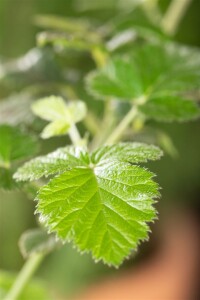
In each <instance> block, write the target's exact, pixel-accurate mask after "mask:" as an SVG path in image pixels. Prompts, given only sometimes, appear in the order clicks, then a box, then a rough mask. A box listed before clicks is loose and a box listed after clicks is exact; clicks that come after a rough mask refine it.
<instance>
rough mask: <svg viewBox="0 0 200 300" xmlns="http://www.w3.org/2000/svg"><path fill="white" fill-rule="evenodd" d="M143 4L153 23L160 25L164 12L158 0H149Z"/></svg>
mask: <svg viewBox="0 0 200 300" xmlns="http://www.w3.org/2000/svg"><path fill="white" fill-rule="evenodd" d="M141 5H142V8H143V10H144V13H145V14H146V16H147V18H148V19H149V21H150V22H151V23H152V24H155V25H158V24H159V23H160V22H161V19H162V14H161V12H160V9H159V6H158V0H147V1H144V3H142V4H141Z"/></svg>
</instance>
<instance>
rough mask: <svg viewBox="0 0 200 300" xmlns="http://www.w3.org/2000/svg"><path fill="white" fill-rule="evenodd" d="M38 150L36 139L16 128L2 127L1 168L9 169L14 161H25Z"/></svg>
mask: <svg viewBox="0 0 200 300" xmlns="http://www.w3.org/2000/svg"><path fill="white" fill-rule="evenodd" d="M37 150H38V144H37V141H36V140H35V138H33V137H31V136H30V135H28V134H26V133H23V132H22V131H21V130H19V129H18V128H16V127H12V126H9V125H1V126H0V166H1V167H5V168H9V167H10V164H11V163H12V162H13V161H17V160H22V159H23V160H24V159H27V158H28V157H31V156H32V155H34V154H35V153H36V152H37Z"/></svg>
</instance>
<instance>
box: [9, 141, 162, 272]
mask: <svg viewBox="0 0 200 300" xmlns="http://www.w3.org/2000/svg"><path fill="white" fill-rule="evenodd" d="M161 155H162V151H161V150H159V148H157V147H155V146H151V145H146V144H140V143H121V144H118V145H113V146H104V147H100V148H99V149H97V150H95V151H94V152H93V153H91V154H89V153H88V152H87V151H86V150H85V149H84V148H82V149H81V148H80V147H79V148H76V147H74V148H73V147H67V148H63V149H59V150H57V151H56V152H54V153H51V154H49V155H47V156H46V157H39V158H36V159H34V160H32V161H30V162H28V163H26V164H25V165H24V166H22V167H21V168H20V169H19V170H18V172H17V173H16V174H15V178H16V179H17V180H33V179H38V178H39V177H41V176H44V175H45V176H48V175H52V174H55V175H56V174H57V175H56V177H54V178H53V179H51V180H50V181H49V183H48V184H47V185H45V186H43V187H42V188H41V189H40V191H39V193H38V195H37V200H38V206H37V212H38V213H39V214H40V216H41V220H43V222H44V223H45V225H46V226H47V227H48V228H49V230H50V231H51V232H56V234H57V235H58V237H59V238H60V239H62V240H63V241H72V242H73V243H74V244H75V245H76V247H77V248H78V249H79V250H80V251H82V252H85V251H90V252H92V256H93V257H94V259H95V260H103V261H104V262H105V263H107V264H109V265H115V266H118V265H120V264H121V263H122V261H123V260H124V258H126V257H128V256H129V255H130V253H131V251H132V250H136V249H137V246H138V244H139V242H140V241H141V240H145V239H147V238H148V231H149V227H148V225H147V222H150V221H152V220H153V219H154V218H155V217H156V211H155V209H154V207H153V203H154V201H155V199H156V198H157V197H158V196H159V192H158V185H157V183H155V182H154V181H153V180H152V177H153V176H154V174H152V173H151V172H149V171H148V170H146V169H145V168H143V167H141V166H138V165H137V164H138V163H143V162H146V161H147V160H156V159H159V158H160V156H161ZM38 170H40V171H38ZM30 174H31V175H30Z"/></svg>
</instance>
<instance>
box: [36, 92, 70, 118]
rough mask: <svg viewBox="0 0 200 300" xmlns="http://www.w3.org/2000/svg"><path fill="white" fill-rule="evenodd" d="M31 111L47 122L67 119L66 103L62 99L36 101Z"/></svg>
mask: <svg viewBox="0 0 200 300" xmlns="http://www.w3.org/2000/svg"><path fill="white" fill-rule="evenodd" d="M31 109H32V111H33V113H34V114H35V115H36V116H38V117H40V118H41V119H44V120H46V121H56V120H59V119H65V118H66V117H68V115H67V116H66V103H65V101H64V100H63V98H61V97H57V96H50V97H47V98H43V99H41V100H37V101H35V102H34V103H33V104H32V106H31Z"/></svg>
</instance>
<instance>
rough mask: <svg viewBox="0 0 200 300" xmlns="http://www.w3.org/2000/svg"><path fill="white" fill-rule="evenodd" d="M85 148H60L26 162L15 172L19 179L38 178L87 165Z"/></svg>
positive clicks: (15, 176)
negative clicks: (84, 158)
mask: <svg viewBox="0 0 200 300" xmlns="http://www.w3.org/2000/svg"><path fill="white" fill-rule="evenodd" d="M84 153H85V150H84V149H83V148H81V147H76V148H75V147H73V146H69V147H66V148H60V149H57V150H56V151H54V152H52V153H50V154H48V155H46V156H40V157H37V158H35V159H32V160H31V161H29V162H27V163H25V164H24V165H23V166H22V167H21V168H19V169H18V171H17V172H16V173H15V174H14V178H15V179H16V180H18V181H26V180H37V179H39V178H40V177H42V176H45V177H47V176H49V175H53V174H59V173H62V172H64V171H66V170H68V169H70V168H73V167H77V166H82V165H86V162H84V160H83V155H85V154H84Z"/></svg>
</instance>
